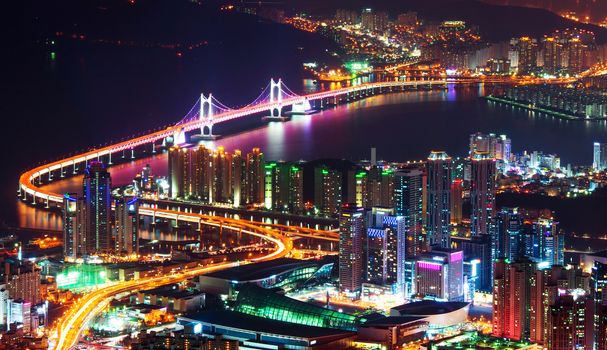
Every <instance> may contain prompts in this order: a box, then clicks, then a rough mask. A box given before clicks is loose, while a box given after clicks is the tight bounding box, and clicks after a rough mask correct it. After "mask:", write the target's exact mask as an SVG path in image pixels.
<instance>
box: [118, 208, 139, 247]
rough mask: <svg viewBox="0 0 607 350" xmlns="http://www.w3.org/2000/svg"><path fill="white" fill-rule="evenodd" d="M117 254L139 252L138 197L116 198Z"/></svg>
mask: <svg viewBox="0 0 607 350" xmlns="http://www.w3.org/2000/svg"><path fill="white" fill-rule="evenodd" d="M115 206H116V209H115V218H116V221H115V229H116V244H115V247H116V248H115V250H116V254H126V255H131V254H138V253H139V201H138V199H137V197H124V198H120V199H117V200H116V205H115Z"/></svg>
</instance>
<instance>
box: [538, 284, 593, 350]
mask: <svg viewBox="0 0 607 350" xmlns="http://www.w3.org/2000/svg"><path fill="white" fill-rule="evenodd" d="M559 294H560V295H559V296H558V297H557V299H556V302H555V303H554V304H553V305H551V306H550V312H549V320H548V327H547V329H548V337H547V339H548V344H547V346H548V349H554V350H569V349H592V344H593V343H594V338H593V331H592V319H593V317H592V315H593V300H592V298H588V297H586V295H585V294H584V291H581V292H578V291H576V290H574V291H571V292H568V291H563V290H561V291H559Z"/></svg>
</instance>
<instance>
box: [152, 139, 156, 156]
mask: <svg viewBox="0 0 607 350" xmlns="http://www.w3.org/2000/svg"><path fill="white" fill-rule="evenodd" d="M152 154H156V143H154V142H152Z"/></svg>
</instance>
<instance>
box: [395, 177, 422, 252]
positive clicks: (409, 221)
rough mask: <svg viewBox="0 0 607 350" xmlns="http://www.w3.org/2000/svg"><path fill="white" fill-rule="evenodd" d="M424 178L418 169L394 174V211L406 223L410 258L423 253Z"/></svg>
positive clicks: (407, 248)
mask: <svg viewBox="0 0 607 350" xmlns="http://www.w3.org/2000/svg"><path fill="white" fill-rule="evenodd" d="M423 178H424V171H423V170H422V169H420V168H418V167H412V168H407V169H401V170H399V171H397V172H396V173H394V209H395V214H396V215H397V216H402V217H403V219H404V221H405V225H406V240H407V243H406V255H407V256H408V257H415V256H419V254H421V251H422V244H423V236H422V225H423V216H424V208H423V200H422V197H423V192H424V189H423V183H424V181H423Z"/></svg>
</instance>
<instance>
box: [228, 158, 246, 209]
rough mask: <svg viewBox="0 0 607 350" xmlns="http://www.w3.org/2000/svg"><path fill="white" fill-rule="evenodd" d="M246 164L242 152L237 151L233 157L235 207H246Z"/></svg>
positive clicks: (233, 199)
mask: <svg viewBox="0 0 607 350" xmlns="http://www.w3.org/2000/svg"><path fill="white" fill-rule="evenodd" d="M246 169H247V167H246V164H245V160H244V159H243V158H242V153H241V152H240V150H235V151H234V155H233V156H232V195H233V198H232V202H233V204H234V206H236V207H240V206H242V205H245V204H246V203H245V199H246V196H245V191H244V189H245V187H246V186H245V183H246V175H247V174H246Z"/></svg>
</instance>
